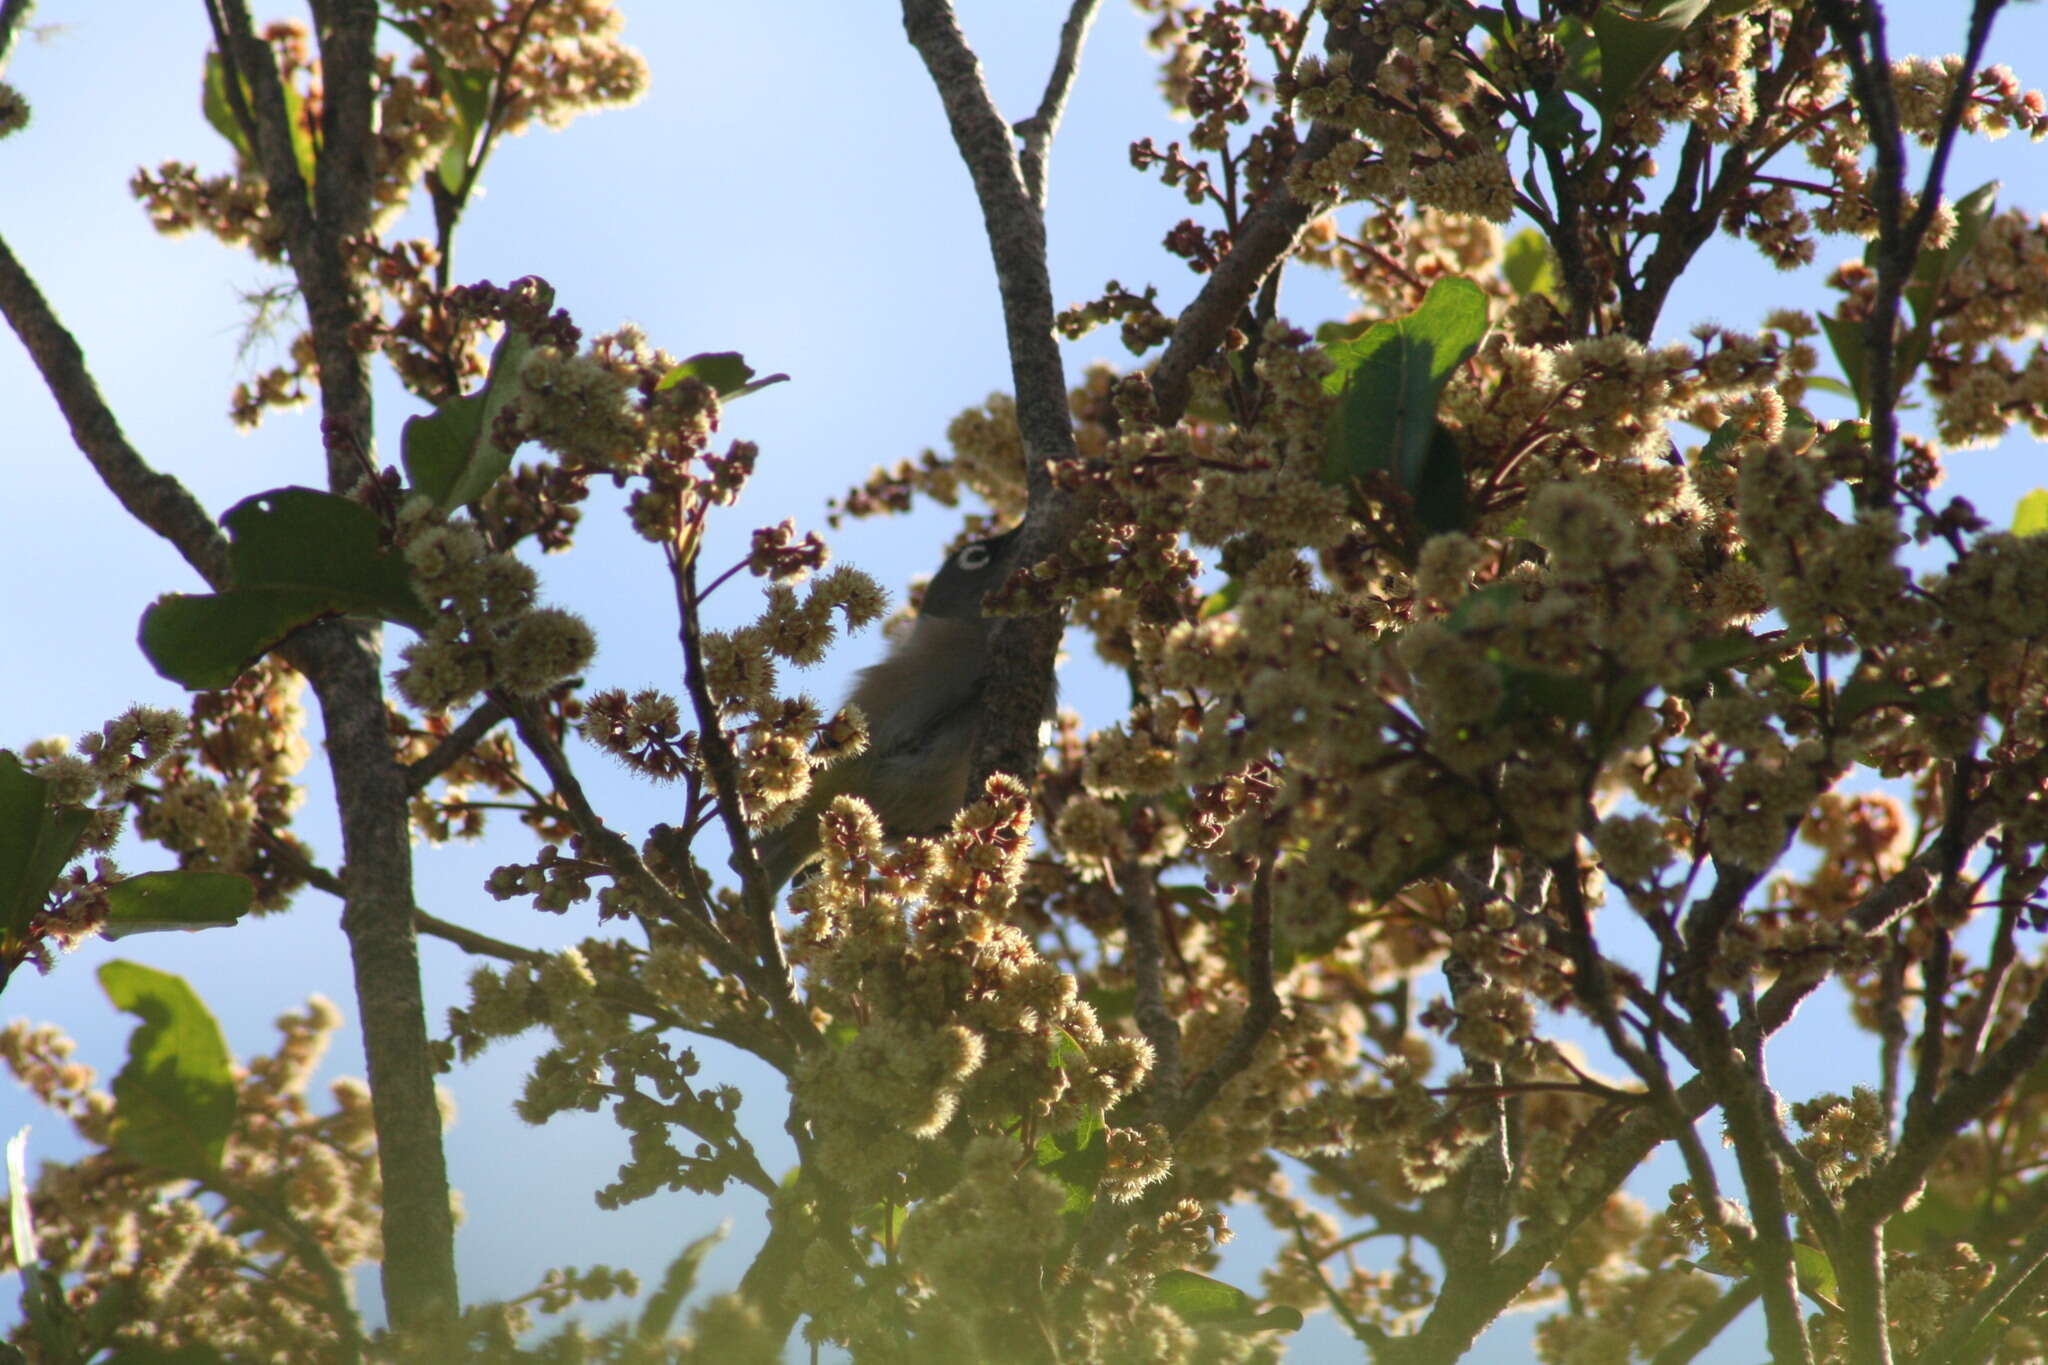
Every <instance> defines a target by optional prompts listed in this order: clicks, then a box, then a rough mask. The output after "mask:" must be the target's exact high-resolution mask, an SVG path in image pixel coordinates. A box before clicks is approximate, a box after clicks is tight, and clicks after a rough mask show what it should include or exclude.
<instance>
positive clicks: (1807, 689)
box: [1771, 651, 1820, 697]
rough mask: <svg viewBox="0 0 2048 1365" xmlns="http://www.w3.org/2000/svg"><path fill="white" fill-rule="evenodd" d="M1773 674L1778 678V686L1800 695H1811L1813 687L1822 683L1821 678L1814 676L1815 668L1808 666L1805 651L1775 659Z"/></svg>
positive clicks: (1772, 663) (1772, 664)
mask: <svg viewBox="0 0 2048 1365" xmlns="http://www.w3.org/2000/svg"><path fill="white" fill-rule="evenodd" d="M1771 676H1772V677H1773V678H1775V679H1777V681H1778V686H1780V687H1782V688H1784V689H1785V690H1786V691H1788V692H1790V693H1792V694H1793V695H1794V696H1798V697H1804V696H1808V695H1810V694H1811V693H1812V692H1813V689H1814V688H1816V687H1818V686H1819V685H1820V680H1819V679H1818V678H1815V677H1814V676H1813V670H1812V669H1811V668H1808V667H1807V666H1806V655H1805V653H1804V652H1803V651H1802V652H1800V653H1797V654H1788V655H1786V656H1785V657H1784V658H1781V659H1773V660H1772V661H1771Z"/></svg>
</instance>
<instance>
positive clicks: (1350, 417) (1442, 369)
mask: <svg viewBox="0 0 2048 1365" xmlns="http://www.w3.org/2000/svg"><path fill="white" fill-rule="evenodd" d="M1485 336H1486V295H1485V294H1484V293H1483V292H1481V290H1480V288H1479V286H1478V285H1476V284H1474V283H1472V281H1470V280H1466V279H1459V278H1457V277H1455V276H1453V277H1450V278H1447V279H1441V280H1438V281H1437V282H1436V283H1435V284H1434V285H1432V286H1430V290H1429V294H1428V296H1427V297H1425V298H1424V299H1423V301H1422V306H1421V307H1419V308H1417V309H1416V310H1415V311H1414V312H1412V313H1410V314H1408V315H1407V316H1406V317H1402V318H1390V319H1388V320H1387V321H1385V322H1380V323H1377V324H1375V325H1374V326H1373V327H1372V328H1371V329H1370V330H1368V331H1367V332H1366V333H1365V335H1364V336H1362V337H1360V338H1358V340H1356V341H1350V342H1340V343H1338V344H1336V345H1333V346H1330V347H1328V348H1327V349H1328V351H1329V355H1330V359H1331V360H1332V361H1333V362H1334V368H1333V369H1332V370H1331V372H1330V373H1329V374H1328V375H1327V376H1325V377H1324V380H1323V385H1324V388H1325V390H1326V391H1327V392H1330V393H1334V394H1338V395H1340V397H1339V398H1338V402H1337V408H1336V411H1335V412H1334V413H1333V414H1332V416H1331V421H1330V428H1329V441H1328V444H1327V446H1326V447H1325V450H1324V455H1323V477H1324V478H1325V479H1326V480H1327V481H1328V482H1330V483H1333V484H1336V485H1338V486H1340V487H1348V486H1350V485H1351V484H1352V483H1353V482H1354V481H1356V480H1358V479H1360V478H1362V477H1364V476H1365V475H1367V474H1369V473H1372V472H1384V473H1387V474H1391V475H1392V476H1393V477H1394V479H1395V481H1396V482H1397V483H1398V484H1399V485H1400V486H1401V487H1402V488H1404V489H1406V490H1407V491H1408V492H1409V493H1410V494H1411V495H1414V494H1416V493H1417V492H1418V491H1419V489H1420V486H1421V483H1422V477H1423V473H1424V465H1425V462H1426V461H1427V459H1428V457H1429V453H1430V447H1431V444H1432V442H1434V441H1435V440H1436V439H1437V419H1436V402H1437V395H1438V394H1439V393H1441V392H1442V390H1443V386H1444V384H1445V383H1446V382H1447V381H1448V380H1449V379H1450V377H1451V375H1452V374H1453V373H1454V372H1455V371H1456V370H1457V368H1458V367H1459V366H1460V365H1462V364H1464V363H1465V361H1466V360H1467V359H1468V358H1469V357H1470V356H1471V355H1472V353H1473V352H1474V351H1476V350H1477V349H1479V343H1480V341H1481V340H1482V339H1483V338H1484V337H1485Z"/></svg>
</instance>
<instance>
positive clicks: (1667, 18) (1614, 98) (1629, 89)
mask: <svg viewBox="0 0 2048 1365" xmlns="http://www.w3.org/2000/svg"><path fill="white" fill-rule="evenodd" d="M1707 3H1708V0H1672V2H1671V3H1667V4H1665V5H1663V6H1662V7H1661V8H1658V9H1656V10H1655V11H1654V12H1652V11H1650V10H1648V9H1646V10H1645V11H1644V13H1643V14H1642V15H1640V16H1637V15H1632V14H1629V13H1627V12H1626V11H1624V10H1622V9H1621V8H1619V7H1618V6H1616V5H1613V4H1604V5H1601V6H1600V7H1599V8H1597V9H1595V10H1594V11H1593V20H1592V22H1593V34H1594V36H1595V37H1597V38H1598V39H1599V40H1600V96H1599V104H1600V112H1601V113H1602V114H1603V115H1612V114H1613V113H1614V112H1615V111H1616V110H1618V109H1620V108H1621V106H1622V104H1623V103H1624V102H1626V101H1627V99H1628V97H1629V96H1630V95H1631V94H1633V93H1634V92H1635V88H1636V87H1637V86H1638V85H1640V84H1642V81H1643V78H1644V77H1645V76H1647V75H1649V74H1650V73H1651V72H1652V71H1654V70H1656V69H1657V68H1658V67H1660V66H1662V65H1663V64H1664V59H1665V58H1666V57H1669V56H1670V55H1671V54H1672V53H1674V52H1676V51H1677V50H1678V44H1679V42H1680V40H1681V39H1683V38H1684V37H1685V31H1686V30H1687V29H1688V28H1691V27H1692V25H1693V21H1694V20H1696V19H1698V18H1699V17H1700V15H1702V14H1703V13H1705V12H1706V8H1707Z"/></svg>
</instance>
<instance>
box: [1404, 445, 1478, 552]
mask: <svg viewBox="0 0 2048 1365" xmlns="http://www.w3.org/2000/svg"><path fill="white" fill-rule="evenodd" d="M1410 492H1411V493H1413V494H1414V497H1415V523H1416V527H1417V531H1418V533H1417V535H1416V544H1415V546H1414V548H1415V549H1417V550H1420V549H1421V548H1422V545H1421V542H1422V541H1424V540H1426V539H1428V538H1429V537H1430V536H1434V535H1443V534H1445V533H1446V532H1449V531H1462V530H1464V529H1465V527H1466V525H1467V523H1468V520H1469V518H1468V517H1467V514H1466V511H1465V450H1464V447H1462V446H1460V445H1459V444H1458V438H1457V437H1456V436H1454V435H1453V434H1452V433H1451V429H1450V428H1449V427H1447V426H1445V425H1444V424H1443V423H1442V422H1438V423H1437V424H1436V428H1435V430H1433V431H1431V432H1430V436H1429V449H1428V451H1427V452H1425V453H1424V455H1423V457H1422V470H1421V472H1420V473H1419V474H1418V475H1417V476H1416V480H1415V487H1414V488H1413V489H1411V490H1410Z"/></svg>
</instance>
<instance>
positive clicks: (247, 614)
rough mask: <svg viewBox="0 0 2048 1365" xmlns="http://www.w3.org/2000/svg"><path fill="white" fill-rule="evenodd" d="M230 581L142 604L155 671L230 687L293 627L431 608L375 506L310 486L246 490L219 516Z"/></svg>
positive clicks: (405, 619) (193, 683)
mask: <svg viewBox="0 0 2048 1365" xmlns="http://www.w3.org/2000/svg"><path fill="white" fill-rule="evenodd" d="M221 521H222V522H223V523H224V524H225V525H226V526H227V529H228V536H229V546H228V564H229V568H230V570H231V572H232V575H233V579H234V586H233V587H231V588H229V589H228V590H227V591H226V592H221V593H200V594H184V593H173V594H171V595H170V596H168V597H165V598H163V599H162V600H161V601H159V602H157V603H156V604H155V605H154V606H152V607H150V609H149V610H148V611H146V612H144V613H143V617H142V650H143V653H144V654H146V655H148V657H149V661H150V663H151V664H153V665H154V666H155V667H156V670H157V672H159V673H161V674H163V675H164V676H165V677H167V678H170V679H171V680H172V681H174V682H179V683H183V684H184V685H185V686H187V687H190V688H194V689H200V688H210V687H226V686H227V685H228V684H229V683H232V682H233V681H234V680H235V678H236V677H237V676H238V675H239V674H240V673H241V671H242V670H243V669H245V668H247V667H248V666H249V665H250V664H252V663H254V662H255V661H256V660H257V659H258V658H260V657H262V656H263V655H264V654H265V653H267V652H268V651H269V650H271V649H273V648H275V647H276V646H277V645H278V644H279V643H280V642H281V641H283V639H284V638H285V637H286V636H287V635H290V634H291V633H292V632H293V631H294V630H297V629H298V628H299V627H301V626H303V625H306V624H308V623H309V622H312V621H315V620H318V619H319V618H320V617H322V616H328V615H332V614H336V613H347V614H356V615H363V616H376V617H380V618H382V619H383V620H386V621H395V622H399V623H401V624H405V625H410V626H414V627H422V626H424V625H425V624H426V621H427V617H428V613H427V609H426V607H425V606H424V604H422V603H421V602H420V600H419V598H418V597H417V596H416V595H415V594H414V593H413V589H412V582H411V580H410V578H409V577H408V576H407V573H406V567H405V561H404V560H403V559H402V558H400V557H399V555H397V554H396V553H395V552H393V551H390V550H387V549H385V548H384V547H383V546H382V544H381V543H380V542H381V538H382V527H381V524H380V523H379V522H378V520H377V514H376V513H374V512H372V511H371V510H370V509H369V508H367V507H364V506H363V505H362V504H360V503H356V502H351V501H349V500H348V499H347V498H339V497H335V496H334V495H333V494H330V493H320V492H316V491H315V490H313V489H310V488H278V489H273V490H271V491H270V492H268V493H259V494H257V495H256V496H255V497H252V498H246V499H244V500H243V501H241V502H239V503H237V504H235V506H233V507H232V508H230V509H228V512H227V515H226V516H224V517H222V518H221Z"/></svg>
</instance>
